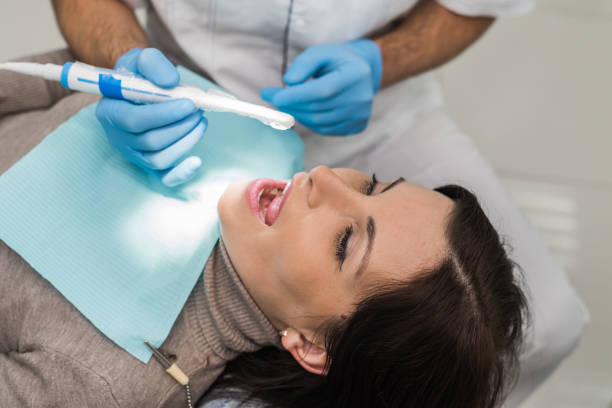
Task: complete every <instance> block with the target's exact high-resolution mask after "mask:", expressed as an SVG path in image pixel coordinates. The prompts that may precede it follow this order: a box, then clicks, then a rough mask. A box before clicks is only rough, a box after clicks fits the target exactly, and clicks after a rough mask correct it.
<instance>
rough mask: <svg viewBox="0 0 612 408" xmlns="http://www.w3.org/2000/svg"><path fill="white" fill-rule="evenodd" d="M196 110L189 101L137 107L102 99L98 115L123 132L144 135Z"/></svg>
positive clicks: (115, 100)
mask: <svg viewBox="0 0 612 408" xmlns="http://www.w3.org/2000/svg"><path fill="white" fill-rule="evenodd" d="M196 110H197V108H196V106H195V104H194V103H193V102H192V101H191V100H189V99H175V100H172V101H167V102H159V103H152V104H150V105H136V104H133V103H130V102H127V101H122V100H119V99H112V98H102V100H101V101H100V102H99V103H98V108H97V110H96V115H97V116H98V119H100V120H104V121H107V122H109V123H110V124H112V125H113V126H114V127H116V128H119V129H121V130H124V131H127V132H130V133H142V132H145V131H147V130H150V129H154V128H158V127H161V126H166V125H168V124H170V123H174V122H176V121H179V120H181V119H183V118H185V117H186V116H188V115H191V114H192V113H194V112H195V111H196Z"/></svg>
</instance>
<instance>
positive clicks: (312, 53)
mask: <svg viewBox="0 0 612 408" xmlns="http://www.w3.org/2000/svg"><path fill="white" fill-rule="evenodd" d="M334 48H335V47H334V46H333V44H320V45H313V46H312V47H309V48H307V49H306V50H305V51H304V52H303V53H301V54H300V55H298V56H297V57H295V59H294V60H293V63H292V64H291V66H290V67H289V69H288V70H287V72H285V75H284V76H283V80H284V81H285V83H286V84H287V85H296V84H300V83H302V82H304V81H306V80H307V79H308V78H310V77H311V76H313V75H315V74H316V72H317V71H319V70H320V69H321V68H323V67H324V66H326V65H327V64H328V62H329V61H330V59H331V58H332V57H333V55H334Z"/></svg>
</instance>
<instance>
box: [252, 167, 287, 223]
mask: <svg viewBox="0 0 612 408" xmlns="http://www.w3.org/2000/svg"><path fill="white" fill-rule="evenodd" d="M291 185H292V183H291V182H287V181H282V180H274V179H265V178H262V179H256V180H253V181H252V182H251V183H250V184H249V186H248V187H247V191H246V196H247V203H248V204H249V208H250V209H251V211H252V212H253V214H254V215H255V216H256V217H257V218H258V219H259V220H260V221H261V222H263V223H264V224H266V225H268V226H271V225H272V224H274V222H275V221H276V219H277V218H278V215H279V214H280V211H281V209H282V207H283V204H284V203H285V201H286V200H287V197H288V196H289V192H290V190H291Z"/></svg>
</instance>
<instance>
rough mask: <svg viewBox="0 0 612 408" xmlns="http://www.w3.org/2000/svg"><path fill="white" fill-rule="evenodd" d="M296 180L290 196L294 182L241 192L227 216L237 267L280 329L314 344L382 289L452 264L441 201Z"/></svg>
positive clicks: (334, 181)
mask: <svg viewBox="0 0 612 408" xmlns="http://www.w3.org/2000/svg"><path fill="white" fill-rule="evenodd" d="M292 180H293V182H292V184H291V185H290V187H289V189H288V190H287V191H286V192H285V194H284V196H281V195H282V189H283V188H284V187H285V185H286V183H287V181H282V182H279V181H271V180H263V179H259V180H255V181H253V182H243V183H235V184H232V185H231V186H230V187H229V188H228V189H227V191H226V192H225V193H224V194H223V196H222V197H221V200H220V201H219V207H218V209H219V216H220V219H221V227H222V228H221V229H222V237H223V240H224V242H225V244H226V247H227V250H228V252H229V255H230V258H231V259H232V262H233V264H234V266H235V268H236V270H237V271H238V274H239V275H240V277H241V279H242V280H243V282H244V284H245V285H246V287H247V288H248V290H249V292H250V293H251V295H252V296H253V298H254V299H255V301H256V303H257V304H258V305H259V307H260V308H261V309H262V311H263V312H264V313H265V314H266V316H267V317H268V318H269V319H270V320H271V321H272V323H273V324H274V325H275V326H276V327H277V328H278V329H285V328H288V327H293V328H296V329H298V330H300V331H301V332H302V333H303V334H305V335H307V336H310V335H312V333H313V332H314V331H315V330H316V329H317V327H318V326H319V325H320V324H321V323H323V322H324V321H325V320H326V319H328V318H334V317H339V316H341V315H348V314H350V313H351V311H352V310H353V308H354V304H355V303H356V302H357V301H359V299H360V298H361V297H362V296H363V295H364V294H365V293H366V292H367V290H368V289H369V288H372V286H373V285H375V284H377V283H382V282H385V281H389V280H407V279H411V277H413V276H414V275H415V274H417V273H418V272H419V271H420V270H422V269H423V268H427V267H433V266H435V265H436V264H437V263H438V262H439V261H440V260H441V259H442V257H443V256H444V254H445V250H446V240H445V236H444V230H445V226H446V217H447V215H448V214H449V212H450V211H451V209H452V206H453V202H452V200H450V199H449V198H447V197H445V196H444V195H442V194H440V193H437V192H435V191H432V190H429V189H427V188H424V187H421V186H419V185H416V184H412V183H408V182H405V181H400V182H396V183H394V184H393V185H392V186H391V183H389V182H382V181H381V182H378V183H377V184H376V185H373V186H372V185H371V182H372V180H371V178H370V176H368V175H366V174H363V173H361V172H358V171H356V170H350V169H333V170H332V169H329V168H327V167H317V168H315V169H313V170H312V171H310V173H297V174H296V175H295V176H294V177H293V179H292ZM372 187H373V188H372ZM389 187H390V188H389ZM277 188H278V189H279V190H277ZM370 189H371V191H370ZM262 190H263V192H262V193H261V195H260V194H259V193H260V191H262ZM383 190H385V191H383ZM368 193H369V194H368ZM279 206H280V211H278V208H279ZM264 213H265V214H264Z"/></svg>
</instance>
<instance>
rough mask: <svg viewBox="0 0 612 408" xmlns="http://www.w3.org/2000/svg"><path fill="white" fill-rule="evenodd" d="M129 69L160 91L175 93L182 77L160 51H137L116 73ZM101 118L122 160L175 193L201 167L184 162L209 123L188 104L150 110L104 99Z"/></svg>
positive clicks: (162, 104) (127, 55)
mask: <svg viewBox="0 0 612 408" xmlns="http://www.w3.org/2000/svg"><path fill="white" fill-rule="evenodd" d="M120 68H123V69H126V70H128V71H131V72H134V73H136V74H137V75H139V76H142V77H144V78H146V79H148V80H150V81H151V82H153V83H155V84H156V85H157V86H160V87H164V88H172V87H175V86H177V85H178V83H179V73H178V71H177V70H176V68H175V67H174V65H172V63H171V62H170V61H168V59H167V58H166V57H165V56H164V55H163V54H162V53H161V52H160V51H159V50H157V49H154V48H147V49H144V50H141V49H138V48H135V49H133V50H131V51H129V52H127V53H125V54H123V55H122V56H121V57H120V58H119V59H118V60H117V63H116V64H115V69H120ZM96 116H97V117H98V120H99V121H100V123H101V124H102V126H103V127H104V131H105V132H106V136H107V137H108V141H109V142H110V144H111V145H113V146H114V147H115V148H117V150H119V151H120V152H121V154H122V155H123V156H124V157H125V158H126V159H128V160H129V161H131V162H132V163H134V164H136V165H138V166H139V167H141V168H143V169H145V170H147V171H149V172H151V173H153V174H154V175H155V176H156V177H157V178H158V179H159V180H160V181H161V182H162V183H164V184H165V185H167V186H169V187H172V186H176V185H179V184H181V183H184V182H186V181H187V180H189V179H191V178H192V177H193V176H194V175H195V174H196V173H197V171H198V169H199V168H200V166H201V165H202V161H201V160H200V158H199V157H197V156H191V157H187V158H186V159H184V160H182V161H181V159H182V158H183V157H184V156H185V155H186V154H187V153H188V152H189V151H190V150H191V149H192V148H193V147H194V146H195V144H196V143H197V142H198V141H199V140H200V139H201V138H202V136H203V135H204V131H205V130H206V126H207V124H208V122H207V121H206V118H205V117H204V116H202V111H200V110H198V109H197V108H196V106H195V104H194V103H193V102H192V101H191V100H189V99H179V100H173V101H168V102H160V103H154V104H149V105H137V104H134V103H131V102H128V101H124V100H119V99H112V98H102V100H101V101H100V102H99V103H98V108H97V110H96Z"/></svg>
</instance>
